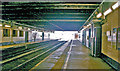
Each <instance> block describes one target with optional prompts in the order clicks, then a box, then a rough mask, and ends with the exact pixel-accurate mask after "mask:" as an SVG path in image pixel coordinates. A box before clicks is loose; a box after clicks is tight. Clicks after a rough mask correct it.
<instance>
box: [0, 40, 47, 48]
mask: <svg viewBox="0 0 120 71" xmlns="http://www.w3.org/2000/svg"><path fill="white" fill-rule="evenodd" d="M44 41H47V40H44ZM39 42H43V41H36V42H28V43H18V44H13V45H5V46H0V48H2V49H4V48H11V47H15V46H25V45H26V44H34V43H39Z"/></svg>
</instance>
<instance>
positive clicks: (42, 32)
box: [42, 32, 44, 40]
mask: <svg viewBox="0 0 120 71" xmlns="http://www.w3.org/2000/svg"><path fill="white" fill-rule="evenodd" d="M42 40H44V32H42Z"/></svg>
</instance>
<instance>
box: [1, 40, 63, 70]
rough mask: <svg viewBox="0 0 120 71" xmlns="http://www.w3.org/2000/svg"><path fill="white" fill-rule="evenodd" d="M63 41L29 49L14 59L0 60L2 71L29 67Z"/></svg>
mask: <svg viewBox="0 0 120 71" xmlns="http://www.w3.org/2000/svg"><path fill="white" fill-rule="evenodd" d="M64 43H65V42H56V43H54V42H53V43H52V44H49V45H47V46H44V47H42V48H37V47H36V49H34V50H31V51H29V52H27V53H23V54H21V55H19V56H17V57H18V58H17V57H16V58H14V59H11V60H8V61H2V62H3V63H1V64H2V71H6V70H10V71H11V70H15V69H19V70H20V69H21V70H23V69H27V70H29V69H31V68H32V67H34V66H35V64H37V63H38V62H40V61H41V60H43V59H44V58H45V57H46V56H48V55H49V54H51V53H52V52H53V51H55V50H56V49H58V48H59V47H60V46H62V45H63V44H64Z"/></svg>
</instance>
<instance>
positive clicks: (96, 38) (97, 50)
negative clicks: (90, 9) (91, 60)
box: [91, 23, 102, 57]
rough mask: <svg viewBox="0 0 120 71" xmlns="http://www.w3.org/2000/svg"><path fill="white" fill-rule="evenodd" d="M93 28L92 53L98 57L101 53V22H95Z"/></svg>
mask: <svg viewBox="0 0 120 71" xmlns="http://www.w3.org/2000/svg"><path fill="white" fill-rule="evenodd" d="M92 29H93V30H92V38H91V42H92V44H91V55H92V56H95V57H97V56H100V54H101V32H102V30H101V25H100V24H99V23H95V24H94V25H93V27H92Z"/></svg>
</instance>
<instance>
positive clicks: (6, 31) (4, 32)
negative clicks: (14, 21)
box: [3, 29, 10, 37]
mask: <svg viewBox="0 0 120 71" xmlns="http://www.w3.org/2000/svg"><path fill="white" fill-rule="evenodd" d="M3 37H10V30H9V29H3Z"/></svg>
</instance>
